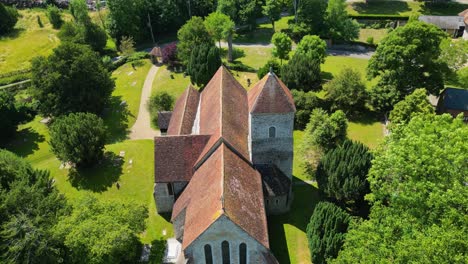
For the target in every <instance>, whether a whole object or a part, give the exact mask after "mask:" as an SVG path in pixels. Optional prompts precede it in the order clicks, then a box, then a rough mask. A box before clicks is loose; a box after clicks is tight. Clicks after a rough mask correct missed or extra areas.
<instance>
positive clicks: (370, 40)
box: [366, 37, 374, 45]
mask: <svg viewBox="0 0 468 264" xmlns="http://www.w3.org/2000/svg"><path fill="white" fill-rule="evenodd" d="M366 42H367V43H369V44H371V45H372V44H374V37H368V38H367V40H366Z"/></svg>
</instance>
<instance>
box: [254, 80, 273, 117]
mask: <svg viewBox="0 0 468 264" xmlns="http://www.w3.org/2000/svg"><path fill="white" fill-rule="evenodd" d="M269 75H270V73H267V75H265V76H263V78H262V79H261V80H260V82H259V83H258V85H259V86H260V92H259V93H258V94H257V96H256V97H255V101H254V103H253V105H252V109H255V107H257V102H258V98H259V97H260V95H262V93H263V88H264V87H265V84H266V82H267V81H268V78H269ZM265 78H266V79H265ZM263 79H265V83H264V84H263V87H262V81H263ZM249 112H250V109H249Z"/></svg>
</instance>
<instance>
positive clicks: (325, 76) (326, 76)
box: [320, 71, 333, 82]
mask: <svg viewBox="0 0 468 264" xmlns="http://www.w3.org/2000/svg"><path fill="white" fill-rule="evenodd" d="M320 76H321V77H322V80H323V81H325V82H326V81H331V80H332V79H333V73H331V72H324V71H323V72H321V73H320Z"/></svg>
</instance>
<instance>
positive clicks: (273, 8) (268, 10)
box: [262, 0, 281, 32]
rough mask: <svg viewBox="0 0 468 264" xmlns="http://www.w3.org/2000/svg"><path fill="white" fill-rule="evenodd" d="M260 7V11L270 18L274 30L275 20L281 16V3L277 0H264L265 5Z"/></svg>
mask: <svg viewBox="0 0 468 264" xmlns="http://www.w3.org/2000/svg"><path fill="white" fill-rule="evenodd" d="M262 8H263V11H262V13H263V15H265V16H266V17H268V19H269V20H270V22H271V26H272V27H273V32H274V31H275V21H276V20H278V19H280V17H281V3H280V2H279V1H277V0H266V1H265V5H264V6H263V7H262Z"/></svg>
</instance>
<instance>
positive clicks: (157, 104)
mask: <svg viewBox="0 0 468 264" xmlns="http://www.w3.org/2000/svg"><path fill="white" fill-rule="evenodd" d="M173 105H174V97H172V96H171V95H170V94H168V93H166V92H160V93H156V94H153V95H151V97H150V99H149V102H148V109H149V111H150V115H151V121H152V122H153V125H154V126H158V113H159V112H160V111H171V110H172V106H173Z"/></svg>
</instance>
